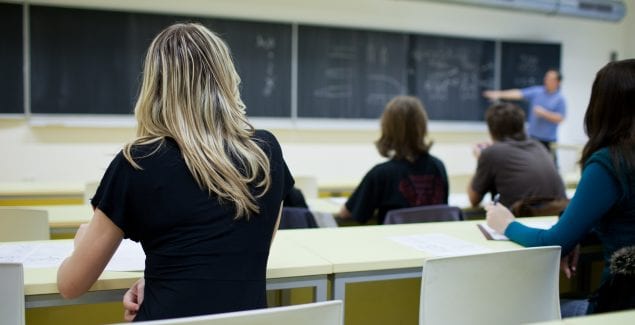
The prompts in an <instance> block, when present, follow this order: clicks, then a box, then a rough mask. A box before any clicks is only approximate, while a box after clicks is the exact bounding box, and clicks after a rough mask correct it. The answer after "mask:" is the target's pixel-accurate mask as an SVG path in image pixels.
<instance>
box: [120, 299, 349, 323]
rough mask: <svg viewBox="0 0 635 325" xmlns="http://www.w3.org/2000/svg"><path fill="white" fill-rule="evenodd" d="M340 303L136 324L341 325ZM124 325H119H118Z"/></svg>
mask: <svg viewBox="0 0 635 325" xmlns="http://www.w3.org/2000/svg"><path fill="white" fill-rule="evenodd" d="M342 308H343V307H342V301H341V300H331V301H325V302H315V303H310V304H303V305H293V306H285V307H274V308H264V309H255V310H247V311H238V312H232V313H223V314H215V315H206V316H195V317H183V318H172V319H165V320H157V321H148V322H139V323H140V324H146V325H168V324H170V325H176V324H178V325H270V324H275V325H342V322H343V319H344V317H343V315H342V312H343V311H342ZM123 324H127V323H121V325H123Z"/></svg>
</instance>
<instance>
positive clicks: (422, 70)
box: [408, 35, 495, 121]
mask: <svg viewBox="0 0 635 325" xmlns="http://www.w3.org/2000/svg"><path fill="white" fill-rule="evenodd" d="M409 43H410V53H409V55H410V59H409V69H408V71H409V87H410V93H412V94H414V95H416V96H418V97H419V98H420V99H421V100H422V101H423V103H424V106H425V107H426V110H427V111H428V116H429V118H430V119H433V120H466V121H479V120H483V114H484V112H485V109H486V108H487V106H488V103H487V101H486V100H485V99H484V98H483V97H482V96H481V93H482V92H483V91H484V90H486V89H491V88H492V87H494V73H495V63H494V55H495V52H494V51H495V48H494V46H495V44H494V42H493V41H485V40H477V39H464V38H453V37H441V36H430V35H413V36H411V40H410V42H409Z"/></svg>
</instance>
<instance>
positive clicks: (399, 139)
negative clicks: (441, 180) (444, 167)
mask: <svg viewBox="0 0 635 325" xmlns="http://www.w3.org/2000/svg"><path fill="white" fill-rule="evenodd" d="M427 135H428V115H427V114H426V111H425V109H424V108H423V104H422V103H421V101H420V100H419V99H417V98H416V97H412V96H397V97H395V98H393V99H392V100H391V101H390V102H388V104H386V108H385V109H384V113H383V114H382V116H381V136H380V137H379V139H378V140H377V141H375V145H376V146H377V150H378V151H379V154H381V155H382V156H384V157H388V158H395V159H405V160H408V161H410V162H414V161H415V160H416V159H417V157H419V156H420V155H422V154H427V153H428V150H430V147H431V146H432V142H428V141H426V136H427Z"/></svg>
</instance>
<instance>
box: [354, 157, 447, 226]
mask: <svg viewBox="0 0 635 325" xmlns="http://www.w3.org/2000/svg"><path fill="white" fill-rule="evenodd" d="M448 193H449V185H448V176H447V172H446V170H445V165H444V164H443V162H442V161H441V160H439V159H438V158H436V157H434V156H432V155H430V154H427V153H426V154H422V155H420V156H419V157H418V158H417V159H416V160H415V161H414V162H409V161H407V160H404V159H390V160H388V161H386V162H383V163H381V164H377V165H375V166H374V167H373V168H372V169H371V170H370V171H369V172H368V173H366V175H365V176H364V178H363V179H362V182H361V183H360V184H359V186H357V188H356V189H355V191H353V194H352V195H351V197H349V198H348V200H347V201H346V204H345V205H346V208H347V209H348V211H350V212H351V215H352V217H353V218H354V219H355V220H357V221H359V222H361V223H366V222H368V221H369V220H370V219H373V218H375V216H376V218H377V223H378V224H382V223H383V222H384V218H385V217H386V213H388V211H390V210H394V209H401V208H409V207H415V206H421V205H433V204H447V203H448V195H449V194H448Z"/></svg>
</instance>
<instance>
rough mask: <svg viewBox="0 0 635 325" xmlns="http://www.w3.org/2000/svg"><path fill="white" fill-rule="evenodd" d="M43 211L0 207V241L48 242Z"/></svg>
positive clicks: (45, 213)
mask: <svg viewBox="0 0 635 325" xmlns="http://www.w3.org/2000/svg"><path fill="white" fill-rule="evenodd" d="M48 239H50V234H49V219H48V212H46V211H45V210H35V209H23V208H4V207H0V241H22V240H48Z"/></svg>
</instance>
